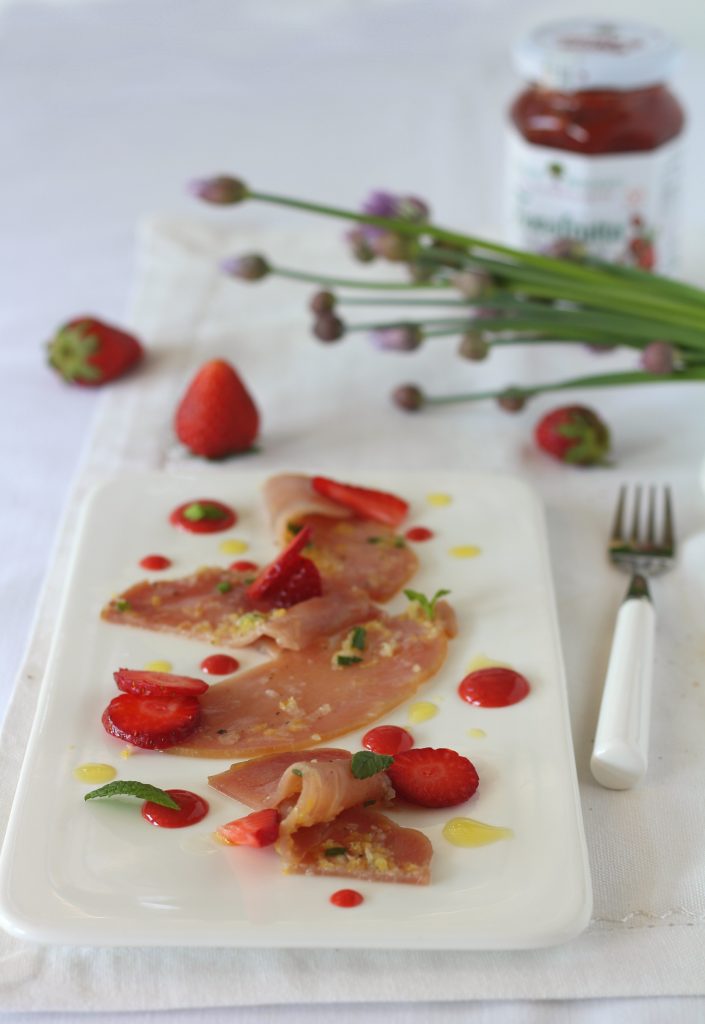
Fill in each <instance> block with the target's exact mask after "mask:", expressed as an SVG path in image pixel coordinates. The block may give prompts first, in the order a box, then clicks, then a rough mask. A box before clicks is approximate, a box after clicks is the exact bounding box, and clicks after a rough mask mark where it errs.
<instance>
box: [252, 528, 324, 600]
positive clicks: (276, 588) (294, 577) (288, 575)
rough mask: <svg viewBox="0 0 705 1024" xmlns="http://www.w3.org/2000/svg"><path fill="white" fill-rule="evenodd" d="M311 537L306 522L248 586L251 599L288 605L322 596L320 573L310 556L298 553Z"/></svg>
mask: <svg viewBox="0 0 705 1024" xmlns="http://www.w3.org/2000/svg"><path fill="white" fill-rule="evenodd" d="M310 539H311V527H310V526H305V527H304V528H303V530H300V531H299V532H298V533H297V534H296V536H295V537H294V539H293V540H292V541H291V542H290V543H289V544H288V545H287V546H286V547H285V548H284V550H283V551H281V552H280V553H279V554H278V555H277V557H276V558H275V559H274V561H273V562H270V563H269V565H267V566H265V568H264V569H263V570H262V572H261V573H260V574H259V576H258V577H257V579H256V580H255V581H254V583H251V584H250V586H249V587H248V588H247V596H248V598H249V599H250V601H252V602H253V603H254V604H258V605H265V606H267V607H270V608H291V606H292V605H294V604H299V602H300V601H307V600H308V599H309V598H310V597H320V596H321V594H322V593H323V584H322V582H321V574H320V573H319V571H318V569H317V568H316V565H315V564H314V563H313V562H312V561H311V559H310V558H304V557H303V556H302V555H301V554H300V552H301V551H302V549H303V548H304V547H305V546H306V544H308V542H309V540H310Z"/></svg>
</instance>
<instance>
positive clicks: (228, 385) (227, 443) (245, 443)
mask: <svg viewBox="0 0 705 1024" xmlns="http://www.w3.org/2000/svg"><path fill="white" fill-rule="evenodd" d="M174 429H175V430H176V436H177V437H178V438H179V440H180V441H181V442H182V443H183V444H185V445H186V447H187V448H189V449H190V450H191V451H192V452H193V454H194V455H201V456H203V457H204V458H206V459H220V458H223V457H224V456H225V455H234V454H236V453H237V452H244V451H247V450H248V449H249V448H251V447H252V444H253V442H254V440H255V438H256V437H257V432H258V430H259V413H258V411H257V406H256V405H255V403H254V402H253V400H252V398H251V396H250V394H249V392H248V391H247V388H246V387H245V385H244V384H243V383H242V381H241V380H240V378H239V376H238V375H237V373H236V372H235V370H234V369H233V367H232V366H231V365H230V363H227V362H226V361H225V360H224V359H212V360H211V361H210V362H208V363H205V364H204V365H203V366H202V367H201V369H200V370H199V371H198V373H197V374H196V376H195V377H194V378H193V380H192V381H191V383H190V384H189V386H188V389H187V391H186V394H185V395H184V397H183V398H182V399H181V402H180V403H179V406H178V408H177V410H176V416H175V418H174Z"/></svg>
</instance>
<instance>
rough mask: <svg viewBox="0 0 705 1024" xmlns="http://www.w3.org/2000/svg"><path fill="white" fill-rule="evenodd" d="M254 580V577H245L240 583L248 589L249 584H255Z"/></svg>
mask: <svg viewBox="0 0 705 1024" xmlns="http://www.w3.org/2000/svg"><path fill="white" fill-rule="evenodd" d="M255 579H256V577H255V576H245V578H244V580H243V581H242V582H243V583H244V584H245V586H246V587H249V585H250V583H254V582H255Z"/></svg>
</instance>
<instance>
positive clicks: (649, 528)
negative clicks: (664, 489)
mask: <svg viewBox="0 0 705 1024" xmlns="http://www.w3.org/2000/svg"><path fill="white" fill-rule="evenodd" d="M646 543H647V544H648V546H649V547H650V548H652V547H653V546H654V545H655V543H656V487H655V486H654V485H653V484H652V485H651V487H649V511H648V520H647V524H646Z"/></svg>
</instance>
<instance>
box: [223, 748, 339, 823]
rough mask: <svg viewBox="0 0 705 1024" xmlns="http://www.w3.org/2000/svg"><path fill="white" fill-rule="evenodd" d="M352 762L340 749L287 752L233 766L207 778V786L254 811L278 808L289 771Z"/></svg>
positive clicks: (252, 759) (256, 758)
mask: <svg viewBox="0 0 705 1024" xmlns="http://www.w3.org/2000/svg"><path fill="white" fill-rule="evenodd" d="M340 760H343V761H349V760H350V753H349V751H347V750H341V749H339V748H338V747H320V748H318V749H317V750H293V751H292V750H287V751H284V752H283V753H281V754H268V755H265V756H264V757H252V758H250V760H249V761H238V762H237V764H231V765H230V767H229V768H228V769H227V770H226V771H224V772H218V774H217V775H210V776H209V777H208V785H209V786H212V787H213V789H217V790H218V791H219V792H220V793H225V795H226V796H231V797H232V798H233V800H239V801H240V803H241V804H245V805H246V806H247V807H251V808H252V809H253V810H254V811H261V810H264V809H265V808H266V807H275V806H276V804H275V803H274V801H275V799H276V796H277V790H278V787H279V782H280V780H281V778H282V776H283V775H284V772H285V771H286V770H287V768H291V766H292V765H294V764H296V763H297V762H301V761H319V762H321V761H340Z"/></svg>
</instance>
